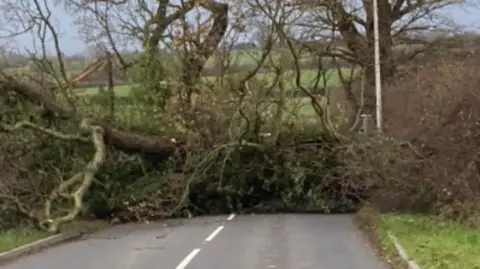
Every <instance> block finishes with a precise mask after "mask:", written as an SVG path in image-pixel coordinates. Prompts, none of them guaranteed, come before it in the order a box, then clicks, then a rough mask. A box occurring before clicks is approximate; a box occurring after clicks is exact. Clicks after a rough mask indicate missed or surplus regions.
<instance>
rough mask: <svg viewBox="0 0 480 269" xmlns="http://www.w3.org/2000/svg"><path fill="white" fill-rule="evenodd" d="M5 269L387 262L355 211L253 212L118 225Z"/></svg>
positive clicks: (374, 266) (294, 268) (203, 268)
mask: <svg viewBox="0 0 480 269" xmlns="http://www.w3.org/2000/svg"><path fill="white" fill-rule="evenodd" d="M2 268H5V269H36V268H38V269H67V268H68V269H185V268H187V269H273V268H275V269H384V268H385V267H383V266H382V265H381V263H380V262H379V261H378V260H377V258H376V257H375V256H374V255H373V253H372V251H371V249H370V248H369V247H368V245H367V244H366V241H365V239H364V237H363V236H362V235H361V234H360V232H359V231H358V230H357V229H356V227H355V225H354V223H353V220H352V216H349V215H289V214H287V215H248V216H234V215H230V216H218V217H204V218H194V219H189V220H174V221H169V222H166V223H154V224H136V225H133V224H128V225H121V226H116V227H113V228H110V229H107V230H104V231H102V232H99V233H96V234H92V235H90V236H88V237H87V238H85V239H83V240H80V241H75V242H71V243H67V244H63V245H59V246H57V247H54V248H50V249H47V250H44V251H42V252H40V253H37V254H34V255H31V256H28V257H24V258H22V259H20V260H17V261H15V262H13V263H11V264H9V265H5V266H3V267H2Z"/></svg>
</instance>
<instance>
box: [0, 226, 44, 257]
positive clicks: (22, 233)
mask: <svg viewBox="0 0 480 269" xmlns="http://www.w3.org/2000/svg"><path fill="white" fill-rule="evenodd" d="M51 235H52V234H50V233H47V232H44V231H40V230H36V229H29V228H24V229H18V230H12V231H7V232H4V233H1V234H0V252H4V251H8V250H12V249H14V248H17V247H20V246H23V245H26V244H29V243H33V242H35V241H37V240H40V239H44V238H47V237H48V236H51Z"/></svg>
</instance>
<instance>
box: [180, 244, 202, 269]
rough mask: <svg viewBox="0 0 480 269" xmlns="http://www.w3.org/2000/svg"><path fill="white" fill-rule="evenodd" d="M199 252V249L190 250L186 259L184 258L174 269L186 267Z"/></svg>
mask: <svg viewBox="0 0 480 269" xmlns="http://www.w3.org/2000/svg"><path fill="white" fill-rule="evenodd" d="M200 250H201V249H199V248H196V249H194V250H192V252H190V253H189V254H188V255H187V257H185V258H184V259H183V261H182V262H181V263H179V264H178V265H177V267H175V269H184V268H185V267H187V265H188V264H189V263H190V262H191V261H192V260H193V258H194V257H195V256H196V255H197V254H198V252H200Z"/></svg>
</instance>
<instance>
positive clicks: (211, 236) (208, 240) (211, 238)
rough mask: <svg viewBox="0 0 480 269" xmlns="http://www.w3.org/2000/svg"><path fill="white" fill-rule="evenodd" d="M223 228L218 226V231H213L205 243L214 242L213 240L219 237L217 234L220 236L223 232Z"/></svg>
mask: <svg viewBox="0 0 480 269" xmlns="http://www.w3.org/2000/svg"><path fill="white" fill-rule="evenodd" d="M223 228H224V227H223V226H218V227H217V229H215V231H213V232H212V233H211V234H210V235H209V236H208V237H207V238H205V242H210V241H212V240H213V238H214V237H215V236H217V234H218V233H219V232H220V231H221V230H223Z"/></svg>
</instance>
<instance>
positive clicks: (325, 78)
mask: <svg viewBox="0 0 480 269" xmlns="http://www.w3.org/2000/svg"><path fill="white" fill-rule="evenodd" d="M341 72H342V73H343V74H342V75H343V76H344V77H348V76H350V72H351V70H350V69H342V70H341ZM285 77H286V80H287V82H286V88H287V89H289V90H291V89H295V88H296V83H295V80H296V73H295V72H293V71H289V72H287V73H286V75H285ZM257 78H259V79H260V80H262V81H265V82H266V83H271V82H273V79H274V74H273V73H261V74H258V75H257ZM215 79H218V77H215V76H205V77H203V80H204V81H205V82H206V83H213V82H214V81H215ZM317 82H318V84H317ZM315 84H317V85H318V87H319V88H322V87H323V86H324V85H325V86H326V87H336V86H339V85H341V79H340V73H339V72H338V71H337V70H334V69H330V70H328V71H327V72H325V74H318V71H317V70H305V71H302V73H301V85H302V86H304V87H306V88H311V87H313V86H314V85H315ZM134 86H135V85H118V86H116V87H115V93H116V95H117V96H128V95H129V94H130V92H131V90H132V88H133V87H134ZM76 92H77V93H80V94H82V95H83V94H89V95H92V94H98V87H91V88H84V89H78V90H76Z"/></svg>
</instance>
